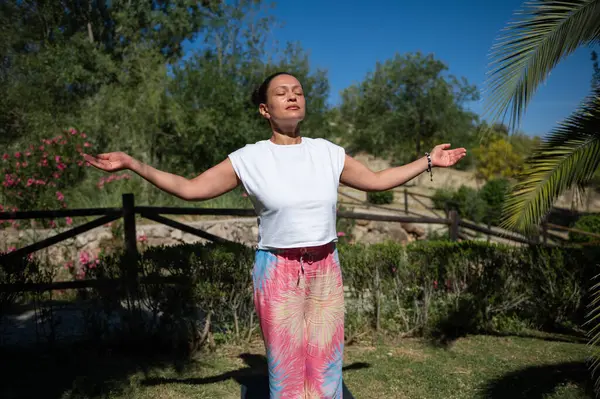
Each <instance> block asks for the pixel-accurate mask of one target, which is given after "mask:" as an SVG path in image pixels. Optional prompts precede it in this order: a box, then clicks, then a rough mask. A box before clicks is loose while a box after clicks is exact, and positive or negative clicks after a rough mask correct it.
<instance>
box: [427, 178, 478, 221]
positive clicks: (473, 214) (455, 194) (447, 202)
mask: <svg viewBox="0 0 600 399" xmlns="http://www.w3.org/2000/svg"><path fill="white" fill-rule="evenodd" d="M432 201H433V206H434V207H435V208H436V209H444V210H447V211H450V210H455V211H457V212H458V214H459V216H461V217H463V218H467V219H469V220H472V221H474V222H481V221H483V220H485V217H486V215H487V213H488V206H487V204H486V202H485V201H484V199H483V198H482V197H481V196H480V195H479V192H478V191H477V190H476V189H474V188H471V187H467V186H460V188H459V189H458V190H456V191H453V190H449V189H437V190H436V191H435V193H434V194H433V197H432Z"/></svg>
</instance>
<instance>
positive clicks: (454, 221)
mask: <svg viewBox="0 0 600 399" xmlns="http://www.w3.org/2000/svg"><path fill="white" fill-rule="evenodd" d="M449 227H450V229H449V230H450V240H451V241H457V240H458V212H456V210H455V209H452V210H451V211H450V226H449Z"/></svg>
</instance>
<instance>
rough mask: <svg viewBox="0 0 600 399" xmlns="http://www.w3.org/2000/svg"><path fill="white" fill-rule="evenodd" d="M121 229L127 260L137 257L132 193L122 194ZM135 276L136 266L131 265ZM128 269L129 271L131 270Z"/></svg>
mask: <svg viewBox="0 0 600 399" xmlns="http://www.w3.org/2000/svg"><path fill="white" fill-rule="evenodd" d="M123 225H124V226H123V230H124V233H125V254H126V255H127V259H128V260H132V261H133V260H135V259H137V255H138V252H137V239H136V232H135V200H134V196H133V194H123ZM131 269H133V270H135V275H136V277H137V268H135V266H132V267H131ZM133 270H130V272H133ZM130 277H131V276H130Z"/></svg>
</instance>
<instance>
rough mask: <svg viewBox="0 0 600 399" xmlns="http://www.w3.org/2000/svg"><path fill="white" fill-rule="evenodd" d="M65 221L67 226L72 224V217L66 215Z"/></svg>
mask: <svg viewBox="0 0 600 399" xmlns="http://www.w3.org/2000/svg"><path fill="white" fill-rule="evenodd" d="M65 221H66V222H67V226H70V225H72V224H73V219H71V217H70V216H67V217H66V218H65Z"/></svg>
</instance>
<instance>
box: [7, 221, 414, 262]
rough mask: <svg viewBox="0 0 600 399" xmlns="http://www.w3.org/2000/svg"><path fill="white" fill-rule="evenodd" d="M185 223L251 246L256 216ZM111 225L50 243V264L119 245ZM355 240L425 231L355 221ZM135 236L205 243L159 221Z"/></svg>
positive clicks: (401, 238) (400, 238)
mask: <svg viewBox="0 0 600 399" xmlns="http://www.w3.org/2000/svg"><path fill="white" fill-rule="evenodd" d="M184 223H186V224H187V225H189V226H192V227H195V228H198V229H200V230H204V231H207V232H209V233H211V234H214V235H216V236H219V237H222V238H225V239H228V240H231V241H236V242H240V243H244V244H246V245H249V246H255V245H256V243H257V237H258V226H257V222H256V218H238V219H223V220H212V221H199V222H184ZM114 227H115V226H114V225H113V226H112V227H111V226H102V227H98V228H96V229H93V230H90V231H88V232H86V233H84V234H80V235H78V236H77V237H75V238H72V239H69V240H66V241H63V242H61V243H59V244H56V245H53V246H51V247H50V248H48V250H47V251H45V252H44V251H40V252H42V253H43V254H47V255H48V258H47V259H49V260H50V261H51V263H57V264H60V263H64V262H66V261H70V260H76V259H78V257H79V255H80V254H81V253H84V252H85V253H87V254H88V255H90V256H91V257H94V256H95V255H98V254H99V253H100V251H101V250H102V249H105V250H106V249H112V248H115V247H120V246H123V235H122V231H120V230H117V229H115V228H114ZM60 231H64V229H62V230H61V229H57V230H41V229H38V230H32V229H29V230H25V229H24V230H14V229H5V230H0V250H3V251H6V250H8V249H9V248H11V247H17V248H20V247H23V246H25V245H27V244H29V243H32V242H36V241H41V240H43V239H44V238H46V237H50V236H52V235H55V234H57V232H60ZM352 232H353V234H354V239H355V241H357V242H362V243H366V244H374V243H378V242H382V241H385V240H392V241H396V242H410V241H414V240H416V239H422V238H424V236H425V232H424V230H423V229H422V228H420V227H417V226H412V225H409V224H400V223H389V222H367V221H357V223H356V226H355V227H354V229H353V231H352ZM136 234H137V239H138V242H139V245H140V246H157V245H176V244H181V243H196V242H205V241H206V240H204V239H202V238H199V237H196V236H194V235H192V234H188V233H184V232H182V231H181V230H178V229H174V228H171V227H168V226H165V225H162V224H138V225H137V226H136Z"/></svg>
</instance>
